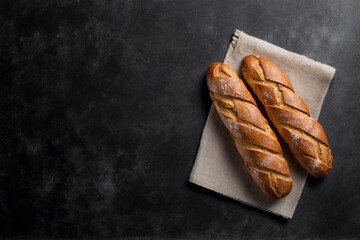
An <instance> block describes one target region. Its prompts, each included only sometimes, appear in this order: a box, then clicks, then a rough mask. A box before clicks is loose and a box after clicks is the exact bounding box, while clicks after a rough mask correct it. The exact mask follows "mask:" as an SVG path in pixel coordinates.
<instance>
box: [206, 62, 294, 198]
mask: <svg viewBox="0 0 360 240" xmlns="http://www.w3.org/2000/svg"><path fill="white" fill-rule="evenodd" d="M207 84H208V88H209V90H210V97H211V99H212V100H213V103H214V106H215V108H216V110H217V112H218V114H219V115H220V118H221V120H222V122H223V123H224V125H225V126H226V128H227V129H228V130H229V132H230V134H231V136H232V137H233V139H234V141H235V145H236V148H237V150H238V152H239V153H240V155H241V156H242V157H243V159H244V162H245V166H246V168H247V170H248V172H249V173H250V175H251V177H252V178H253V179H254V181H255V182H256V184H257V185H258V186H259V187H260V188H261V190H262V191H263V192H264V193H265V194H266V195H268V196H270V197H273V198H282V197H285V196H286V195H287V194H289V192H290V191H291V189H292V179H291V177H290V171H289V167H288V164H287V162H286V161H285V159H284V158H283V156H282V150H281V147H280V144H279V142H278V140H277V137H276V135H275V133H274V132H273V131H272V129H271V128H270V127H269V125H268V122H267V120H266V119H265V118H264V117H263V116H262V114H261V112H260V110H259V109H258V108H257V106H256V103H255V100H254V98H253V97H252V95H251V94H250V92H249V91H248V90H247V88H246V87H245V85H244V83H243V82H242V80H240V78H239V77H238V76H237V74H236V73H235V72H234V71H233V70H232V69H231V68H230V67H229V66H227V65H226V64H222V63H219V62H215V63H212V64H210V66H209V69H208V73H207Z"/></svg>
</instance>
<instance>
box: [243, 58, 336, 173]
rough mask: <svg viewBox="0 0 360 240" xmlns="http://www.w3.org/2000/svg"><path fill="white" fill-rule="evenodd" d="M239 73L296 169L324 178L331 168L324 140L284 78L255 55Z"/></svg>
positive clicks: (327, 144) (330, 155)
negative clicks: (302, 169)
mask: <svg viewBox="0 0 360 240" xmlns="http://www.w3.org/2000/svg"><path fill="white" fill-rule="evenodd" d="M241 71H242V74H243V76H244V78H245V80H246V81H247V83H248V84H249V85H250V86H251V88H252V89H253V91H254V93H255V94H256V96H257V97H258V98H259V100H260V101H261V102H262V104H263V105H264V107H265V109H266V112H267V114H268V116H269V118H270V120H271V121H272V123H273V124H274V125H275V127H276V128H277V129H278V131H279V133H280V134H281V136H282V137H283V138H284V139H285V141H286V142H287V143H288V145H289V147H290V149H291V151H292V152H293V154H294V155H295V158H296V159H297V160H298V162H299V163H300V165H301V166H302V167H303V168H305V169H306V170H307V171H308V172H309V173H310V175H312V176H314V177H324V176H326V175H327V174H328V173H329V171H330V170H331V168H332V154H331V150H330V147H329V143H328V139H327V137H326V135H325V132H324V129H323V127H322V126H321V125H320V123H319V122H318V121H316V120H315V119H313V118H311V117H310V112H309V109H308V106H307V105H306V103H305V102H304V100H303V99H302V98H301V97H299V96H298V95H296V94H295V92H294V88H293V86H292V84H291V82H290V80H289V79H288V78H287V76H285V74H284V73H283V72H282V71H281V70H280V69H279V67H277V66H276V65H275V64H274V63H272V62H271V61H269V60H268V59H266V58H264V57H262V56H257V55H249V56H246V57H245V58H244V59H243V62H242V67H241Z"/></svg>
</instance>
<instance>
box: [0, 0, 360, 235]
mask: <svg viewBox="0 0 360 240" xmlns="http://www.w3.org/2000/svg"><path fill="white" fill-rule="evenodd" d="M359 11H360V3H359V2H358V1H340V0H339V1H291V2H290V1H237V0H232V1H230V0H228V1H200V0H199V1H190V0H189V1H160V0H156V1H155V0H152V1H150V0H148V1H145V0H142V1H140V0H133V1H115V0H113V1H110V0H92V1H80V0H78V1H70V0H57V1H50V0H38V1H27V0H22V1H15V0H12V1H6V0H4V1H0V51H1V53H0V74H1V75H0V81H1V86H0V91H1V95H0V103H1V104H0V107H1V111H0V161H1V166H0V237H54V238H67V237H83V238H88V237H95V238H96V237H101V238H103V237H109V238H112V237H130V238H132V237H146V238H154V237H158V238H165V239H167V238H172V237H177V238H194V239H198V238H200V237H201V238H206V239H209V238H242V239H248V238H266V237H273V238H274V237H280V238H285V239H298V238H317V239H328V238H355V237H359V236H360V230H359V227H358V226H359V225H360V204H359V201H360V174H359V169H360V161H359V154H358V149H359V145H360V127H359V116H360V107H359V104H360V100H359V91H360V67H359V63H360V48H359V40H360V15H359ZM235 28H238V29H240V30H243V31H245V32H246V33H248V34H250V35H253V36H255V37H258V38H261V39H264V40H267V41H269V42H271V43H274V44H276V45H279V46H281V47H283V48H285V49H288V50H290V51H294V52H297V53H299V54H304V55H306V56H308V57H310V58H313V59H315V60H317V61H320V62H323V63H326V64H329V65H331V66H333V67H335V68H336V69H337V72H336V74H335V77H334V79H333V82H332V84H331V86H330V89H329V92H328V95H327V97H326V99H325V102H324V105H323V110H322V112H321V115H320V118H319V120H320V122H321V123H322V124H323V125H324V128H325V130H326V131H327V134H328V138H329V141H330V144H331V146H332V149H333V155H334V169H333V171H332V173H331V174H330V175H329V176H328V177H327V178H326V179H324V180H323V181H316V180H314V179H311V178H309V179H308V181H307V183H306V185H305V188H304V192H303V195H302V196H301V199H300V202H299V204H298V207H297V210H296V212H295V215H294V218H293V219H292V220H289V221H287V220H284V219H282V218H280V217H276V216H274V215H271V214H268V213H265V212H262V211H259V210H256V209H254V208H251V207H248V206H246V205H243V204H240V203H238V202H235V201H233V200H229V199H227V198H225V197H222V196H220V195H217V194H214V193H212V192H210V191H207V190H204V189H202V188H200V187H197V186H195V185H192V184H190V183H188V177H189V174H190V172H191V168H192V165H193V163H194V159H195V156H196V153H197V148H198V146H199V140H200V137H201V132H202V129H203V126H204V124H205V121H206V117H207V113H208V110H209V108H210V98H209V96H208V93H207V89H206V84H205V75H204V74H205V71H206V68H207V65H208V64H209V63H210V62H211V61H215V60H217V61H221V60H223V58H224V56H225V53H226V50H227V48H228V44H229V42H230V39H231V36H232V33H233V31H234V30H235Z"/></svg>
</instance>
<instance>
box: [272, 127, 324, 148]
mask: <svg viewBox="0 0 360 240" xmlns="http://www.w3.org/2000/svg"><path fill="white" fill-rule="evenodd" d="M278 126H279V127H282V128H286V129H288V130H289V131H290V132H294V133H296V134H298V135H301V136H304V138H306V139H307V140H310V139H311V140H310V142H313V141H315V142H317V143H319V144H323V145H325V146H326V147H328V146H329V145H328V144H327V143H326V142H324V141H323V140H321V139H319V138H317V137H314V136H313V135H311V134H310V133H308V132H306V131H304V130H302V129H300V128H296V127H294V126H292V125H290V124H286V123H281V124H279V125H278Z"/></svg>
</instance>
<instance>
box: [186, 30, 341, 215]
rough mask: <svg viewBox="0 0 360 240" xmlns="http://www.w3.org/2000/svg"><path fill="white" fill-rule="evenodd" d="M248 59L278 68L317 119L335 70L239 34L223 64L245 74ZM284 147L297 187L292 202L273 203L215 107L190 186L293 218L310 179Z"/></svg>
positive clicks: (234, 38) (210, 113)
mask: <svg viewBox="0 0 360 240" xmlns="http://www.w3.org/2000/svg"><path fill="white" fill-rule="evenodd" d="M248 54H258V55H263V56H265V57H267V58H269V59H270V60H271V61H273V62H274V63H275V64H277V65H279V66H280V67H281V69H282V70H283V71H284V73H285V74H286V75H287V76H288V77H289V78H290V80H291V82H292V84H293V86H294V88H295V91H296V93H297V94H298V95H300V96H301V97H303V98H304V99H305V101H306V102H307V104H308V105H309V109H310V111H311V116H312V117H314V118H316V119H317V118H318V116H319V114H320V110H321V106H322V104H323V101H324V98H325V96H326V93H327V90H328V88H329V85H330V83H331V80H332V78H333V76H334V74H335V69H334V68H332V67H330V66H328V65H325V64H322V63H319V62H316V61H314V60H311V59H309V58H307V57H305V56H301V55H299V54H296V53H293V52H290V51H287V50H285V49H283V48H280V47H278V46H275V45H273V44H271V43H268V42H266V41H263V40H261V39H258V38H255V37H252V36H250V35H247V34H245V33H244V32H242V31H239V30H235V33H234V36H233V39H232V42H231V43H230V45H229V49H228V52H227V54H226V57H225V60H224V62H225V63H226V64H228V65H230V66H231V67H232V68H233V69H234V70H235V71H236V72H237V73H240V65H241V62H242V59H243V58H244V57H245V56H246V55H248ZM280 144H281V146H282V149H283V152H284V158H285V159H286V160H287V162H288V164H289V167H290V171H291V176H292V177H293V180H294V184H293V189H292V191H291V193H290V194H289V195H288V196H287V197H285V198H283V199H280V200H274V199H269V198H268V197H266V196H265V195H264V194H263V193H262V192H261V191H260V190H259V189H258V187H257V186H256V185H255V183H254V182H253V180H252V179H251V177H250V175H249V174H248V173H247V171H246V169H245V167H244V164H243V160H242V158H241V156H240V155H239V154H238V152H237V150H236V148H235V146H234V143H233V140H232V139H231V137H230V135H229V134H228V132H227V130H226V128H225V127H224V126H223V124H222V122H221V120H220V118H219V116H218V115H217V112H216V110H214V108H213V106H212V107H211V109H210V111H209V115H208V118H207V121H206V124H205V127H204V129H203V133H202V137H201V140H200V146H199V149H198V153H197V156H196V159H195V163H194V166H193V168H192V172H191V174H190V178H189V181H190V182H192V183H194V184H197V185H199V186H202V187H204V188H207V189H209V190H212V191H215V192H217V193H219V194H222V195H224V196H227V197H229V198H232V199H235V200H237V201H240V202H242V203H245V204H247V205H250V206H253V207H255V208H258V209H261V210H264V211H268V212H271V213H274V214H276V215H280V216H282V217H284V218H288V219H290V218H292V216H293V214H294V212H295V209H296V206H297V203H298V201H299V199H300V196H301V193H302V190H303V187H304V185H305V182H306V176H307V174H306V172H305V171H304V170H302V169H301V168H300V166H299V165H298V163H297V162H296V160H295V159H294V157H293V155H292V154H291V153H290V150H289V148H288V147H287V146H286V143H285V142H283V141H282V140H281V139H280Z"/></svg>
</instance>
